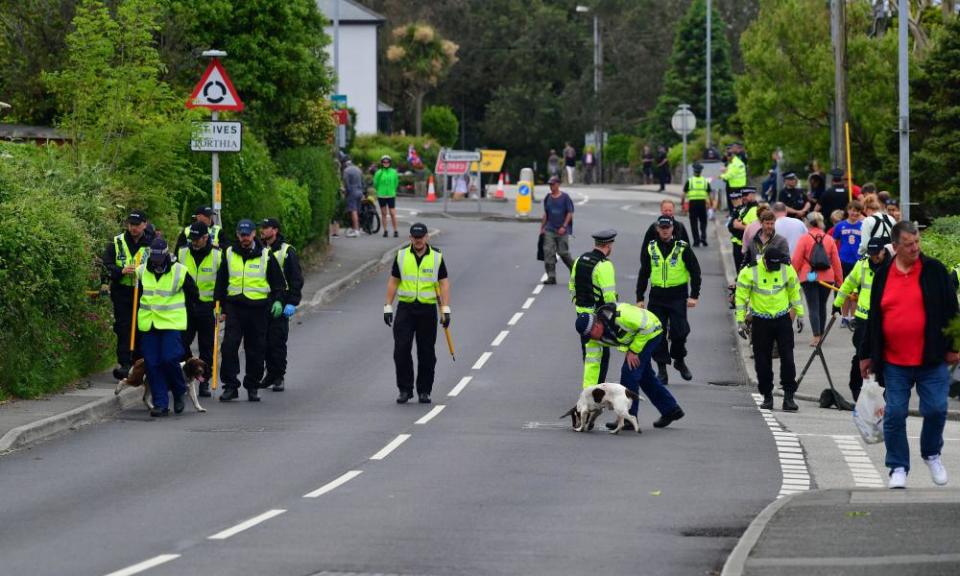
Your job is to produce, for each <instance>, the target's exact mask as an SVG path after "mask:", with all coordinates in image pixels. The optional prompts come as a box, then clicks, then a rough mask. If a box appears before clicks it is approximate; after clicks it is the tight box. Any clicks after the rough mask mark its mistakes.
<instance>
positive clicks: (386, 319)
mask: <svg viewBox="0 0 960 576" xmlns="http://www.w3.org/2000/svg"><path fill="white" fill-rule="evenodd" d="M383 323H384V324H386V325H387V326H393V306H391V305H389V304H387V305H386V306H384V307H383Z"/></svg>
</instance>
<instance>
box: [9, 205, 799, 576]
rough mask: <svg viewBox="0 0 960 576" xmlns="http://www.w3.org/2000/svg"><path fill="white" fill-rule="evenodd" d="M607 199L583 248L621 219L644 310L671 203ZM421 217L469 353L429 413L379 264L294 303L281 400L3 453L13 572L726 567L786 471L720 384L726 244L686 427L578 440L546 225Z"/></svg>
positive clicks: (441, 352) (565, 301) (564, 298)
mask: <svg viewBox="0 0 960 576" xmlns="http://www.w3.org/2000/svg"><path fill="white" fill-rule="evenodd" d="M591 196H592V197H591V198H590V199H589V201H588V202H586V203H584V204H581V205H579V206H578V207H577V215H576V219H575V231H576V234H577V237H576V238H575V240H574V241H573V249H572V251H573V252H574V256H576V255H578V254H580V253H582V252H584V251H586V250H588V249H589V248H590V245H591V241H590V234H589V233H590V232H592V231H595V230H597V229H600V228H604V227H614V228H616V229H617V230H618V231H619V232H620V235H619V236H618V238H617V243H616V244H615V249H614V253H613V261H614V263H615V265H616V267H617V272H618V278H617V280H618V288H619V293H620V295H621V299H622V300H624V301H629V302H633V301H634V287H635V283H636V274H637V268H638V265H639V254H640V250H641V247H640V240H641V238H642V236H643V233H644V231H645V230H646V228H647V226H648V225H649V223H650V222H651V221H652V219H653V217H652V216H651V215H650V214H653V213H655V212H656V210H657V205H656V201H657V199H658V197H657V196H655V195H653V194H643V193H640V194H638V193H626V192H616V191H608V192H605V193H592V194H591ZM578 198H579V199H580V201H581V202H583V201H584V197H583V196H579V197H578ZM426 221H427V222H428V223H429V225H430V226H431V227H432V228H440V229H441V230H443V234H442V235H441V236H440V237H439V238H438V241H437V245H438V246H439V247H441V249H443V251H444V255H445V260H446V261H447V265H448V267H449V271H450V279H451V283H452V286H453V296H452V300H453V301H452V303H451V304H452V308H453V324H452V332H453V335H454V338H455V340H456V346H457V350H456V356H457V361H456V362H455V363H454V362H452V361H451V359H450V357H449V356H448V354H447V352H446V350H445V346H444V343H443V339H442V332H441V337H440V339H439V340H438V342H437V352H438V358H439V361H438V365H437V381H436V385H435V388H434V394H433V400H434V404H433V405H430V406H426V405H420V404H417V403H415V402H414V403H411V404H408V405H404V406H398V405H397V404H395V402H394V398H395V396H396V388H395V381H394V368H393V358H392V349H393V341H392V337H391V332H390V330H389V329H388V328H387V327H386V326H384V324H383V320H382V314H381V308H382V305H383V294H384V286H385V279H386V274H387V271H386V270H385V271H383V272H381V273H380V274H378V275H377V276H376V277H373V278H370V279H369V280H367V281H365V282H363V283H361V284H360V285H359V286H357V287H356V288H355V289H353V290H352V291H350V292H348V293H346V294H345V295H343V296H342V297H341V298H340V299H339V300H338V301H336V302H335V303H334V304H333V305H331V306H328V307H325V308H321V309H318V310H315V311H313V312H311V313H309V314H306V315H305V316H303V317H299V316H298V319H299V324H298V325H297V326H295V327H294V329H293V330H292V331H291V343H290V369H289V373H288V375H287V390H286V391H285V392H283V393H274V392H271V391H269V390H268V391H264V392H261V396H262V397H263V401H262V402H260V403H257V404H254V403H248V402H246V401H245V395H244V394H243V393H241V400H240V401H236V402H233V403H231V404H226V405H225V404H221V403H219V402H216V401H215V399H206V401H205V402H204V404H205V405H206V407H207V408H208V409H209V412H208V413H206V414H197V413H195V412H194V411H193V409H192V406H190V405H189V403H188V406H187V409H186V411H185V412H184V413H183V414H182V415H180V416H177V417H171V418H169V419H166V420H162V421H156V420H151V419H150V418H149V417H148V416H147V414H146V412H145V411H144V410H142V409H139V408H137V409H133V410H129V411H126V412H123V413H121V414H120V415H118V417H116V418H115V419H113V420H110V421H107V422H104V423H101V424H97V425H94V426H89V427H86V428H83V429H81V430H79V431H77V432H75V433H73V434H70V435H67V436H64V437H61V438H58V439H55V440H52V441H50V442H47V443H44V444H41V445H38V446H36V447H34V448H32V449H30V450H23V451H20V452H16V453H12V454H9V455H7V456H4V457H3V458H0V573H2V574H5V575H6V574H31V575H46V574H51V575H52V574H57V575H61V574H72V575H105V574H113V573H116V574H125V575H129V574H137V573H147V574H151V575H153V574H157V575H168V574H169V575H173V574H205V575H216V574H230V575H236V574H251V575H254V574H258V575H259V574H275V575H291V576H294V575H296V576H301V575H303V576H305V575H312V574H347V573H349V574H373V573H378V574H380V573H384V574H405V575H406V574H427V575H447V574H451V575H457V574H464V575H467V574H469V575H477V574H551V575H555V574H572V575H573V574H578V575H582V574H588V573H597V574H605V575H606V574H656V575H670V574H677V575H690V574H716V573H718V572H719V568H720V567H721V566H722V564H723V561H724V559H725V557H726V555H727V553H728V552H729V551H730V550H731V549H732V547H733V546H734V545H735V543H736V538H737V537H739V535H740V533H741V532H742V531H743V530H744V529H745V528H746V526H747V524H748V523H749V522H750V520H752V518H753V517H754V516H755V515H756V514H757V513H758V512H759V511H760V510H761V509H762V508H763V507H764V506H765V505H766V504H768V503H769V502H770V501H771V500H773V499H774V498H775V497H776V495H777V493H778V490H779V489H780V486H781V485H780V480H781V477H780V468H779V464H778V459H777V450H776V446H775V444H774V441H773V437H772V435H771V433H770V430H769V429H768V428H767V427H766V426H765V425H764V423H763V420H762V418H761V415H760V413H759V412H758V411H757V409H756V405H755V403H754V400H753V399H752V397H751V394H750V393H751V390H749V389H747V388H745V387H731V386H728V385H724V384H730V383H736V382H740V381H742V376H741V375H740V374H739V372H738V368H737V365H736V361H735V356H734V354H733V351H732V350H733V346H734V342H733V335H732V333H731V330H730V326H731V324H730V320H729V315H728V314H729V313H728V310H727V308H726V302H725V299H724V291H723V286H722V285H723V281H722V276H721V270H720V267H719V263H718V261H717V258H718V253H717V252H716V247H715V245H711V247H710V248H709V249H698V250H697V254H698V257H699V258H700V261H701V265H702V267H703V269H704V272H705V277H704V288H703V296H702V298H701V301H700V305H699V306H698V307H697V308H696V309H695V310H693V311H692V312H691V314H690V318H691V322H692V325H693V334H692V335H691V337H690V341H689V345H690V356H689V365H690V367H691V369H692V370H693V373H694V380H693V381H692V382H683V381H682V380H680V378H679V375H678V374H677V373H676V372H675V371H672V369H671V384H670V388H671V390H672V392H673V393H674V395H675V396H676V397H677V399H678V400H679V402H680V404H681V406H682V407H683V408H684V410H685V411H686V417H685V418H684V419H682V420H680V421H678V422H676V423H674V424H672V425H671V426H670V427H669V428H666V429H662V430H658V429H654V428H653V427H652V426H651V423H652V422H653V421H654V420H655V419H656V418H657V414H656V411H655V410H654V409H653V408H652V406H650V405H649V403H647V404H644V405H642V407H641V414H640V423H641V427H642V428H643V434H642V435H637V434H635V433H627V432H624V433H621V434H620V435H619V436H612V435H609V434H607V433H606V432H605V431H601V430H600V429H598V430H596V431H594V432H593V433H589V434H578V433H575V432H573V431H571V430H570V429H569V420H559V419H558V417H559V416H560V414H562V413H563V412H564V411H566V410H567V409H568V408H569V407H570V406H572V405H573V404H574V402H575V401H576V397H577V395H578V393H579V390H580V374H581V360H580V348H579V341H578V338H577V335H576V333H575V332H574V329H573V320H574V313H573V308H572V305H571V303H570V300H569V297H568V294H567V290H566V287H565V286H564V285H563V284H564V283H565V282H566V279H567V274H566V270H565V269H564V268H563V267H562V265H561V267H560V271H559V278H560V281H561V285H558V286H541V285H539V282H540V278H541V275H542V274H543V268H542V264H541V263H539V262H537V261H536V260H535V259H534V252H535V250H534V249H535V242H536V234H537V227H536V225H535V224H521V223H511V222H480V221H453V220H449V219H441V218H428V219H427V220H426ZM358 241H362V239H361V240H358ZM622 361H623V356H622V354H620V353H619V352H613V354H612V357H611V369H610V376H609V377H608V379H609V380H611V381H618V380H619V367H620V364H621V363H622ZM710 382H712V383H713V384H711V383H710ZM441 406H442V408H441ZM608 418H609V417H608V416H607V415H604V416H603V417H602V418H601V422H605V421H606V420H607V419H608ZM598 428H600V427H598ZM307 496H311V497H307Z"/></svg>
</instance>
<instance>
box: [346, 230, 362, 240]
mask: <svg viewBox="0 0 960 576" xmlns="http://www.w3.org/2000/svg"><path fill="white" fill-rule="evenodd" d="M359 235H360V233H359V232H357V231H356V230H353V229H350V230H347V238H356V237H357V236H359Z"/></svg>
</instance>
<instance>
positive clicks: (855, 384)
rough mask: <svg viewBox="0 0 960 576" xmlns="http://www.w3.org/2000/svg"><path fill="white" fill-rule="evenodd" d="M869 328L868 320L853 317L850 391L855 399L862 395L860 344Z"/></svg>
mask: <svg viewBox="0 0 960 576" xmlns="http://www.w3.org/2000/svg"><path fill="white" fill-rule="evenodd" d="M866 330H867V321H866V320H863V319H861V318H854V319H853V358H852V359H851V360H850V393H851V394H853V401H854V402H856V401H857V398H859V397H860V389H861V388H863V376H861V375H860V354H859V352H860V345H861V344H863V337H864V334H865V333H866Z"/></svg>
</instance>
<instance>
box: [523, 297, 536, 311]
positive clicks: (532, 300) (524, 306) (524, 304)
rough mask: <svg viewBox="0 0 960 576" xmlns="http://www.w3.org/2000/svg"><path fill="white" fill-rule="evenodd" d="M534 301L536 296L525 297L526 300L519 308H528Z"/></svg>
mask: <svg viewBox="0 0 960 576" xmlns="http://www.w3.org/2000/svg"><path fill="white" fill-rule="evenodd" d="M535 301H536V298H527V301H526V302H524V303H523V306H521V307H520V308H522V309H523V310H529V309H530V307H531V306H533V303H534V302H535Z"/></svg>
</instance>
